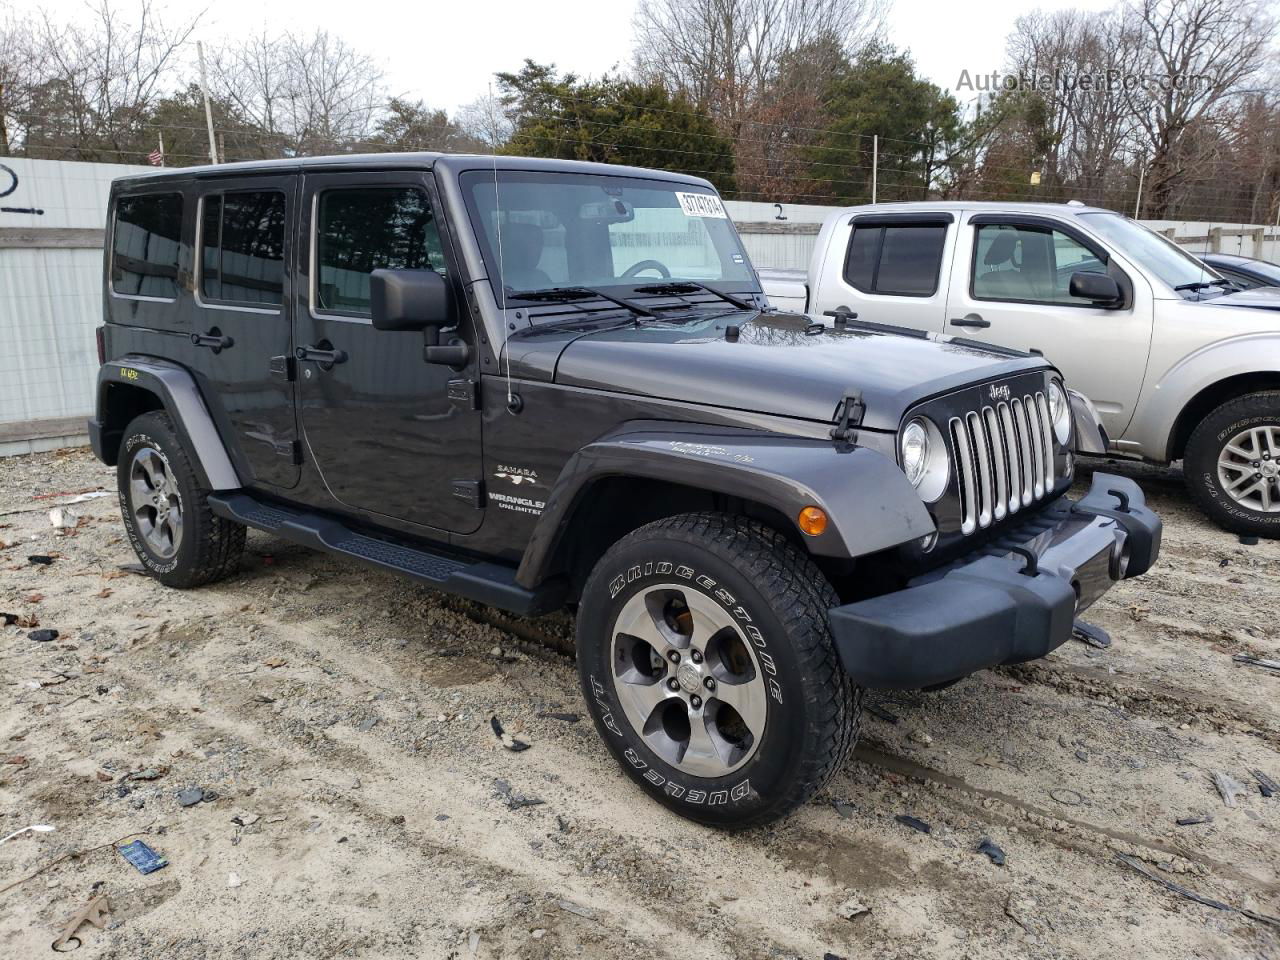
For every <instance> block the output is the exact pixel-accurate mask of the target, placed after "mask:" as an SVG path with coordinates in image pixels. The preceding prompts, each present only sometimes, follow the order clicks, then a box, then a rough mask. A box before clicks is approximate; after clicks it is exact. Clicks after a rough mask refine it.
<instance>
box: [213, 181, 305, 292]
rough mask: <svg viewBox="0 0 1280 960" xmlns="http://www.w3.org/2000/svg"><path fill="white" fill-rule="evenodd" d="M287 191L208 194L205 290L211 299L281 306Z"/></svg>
mask: <svg viewBox="0 0 1280 960" xmlns="http://www.w3.org/2000/svg"><path fill="white" fill-rule="evenodd" d="M284 232H285V200H284V194H283V193H280V192H279V191H275V190H268V191H262V192H259V193H227V194H220V195H213V196H208V197H205V199H204V216H203V223H202V224H201V227H200V267H201V269H200V294H201V296H202V297H204V298H205V299H206V300H222V301H229V302H232V303H249V304H267V305H278V304H279V303H280V302H281V301H282V300H283V298H284Z"/></svg>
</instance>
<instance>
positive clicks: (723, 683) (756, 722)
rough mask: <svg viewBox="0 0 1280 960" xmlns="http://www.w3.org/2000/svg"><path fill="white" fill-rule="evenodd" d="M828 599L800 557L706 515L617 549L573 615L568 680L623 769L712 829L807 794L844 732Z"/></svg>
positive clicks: (847, 732)
mask: <svg viewBox="0 0 1280 960" xmlns="http://www.w3.org/2000/svg"><path fill="white" fill-rule="evenodd" d="M838 603H839V600H838V599H837V597H836V594H835V591H834V590H832V588H831V585H830V584H829V583H828V582H827V580H826V578H825V577H824V576H823V575H822V573H821V572H820V571H819V570H818V568H817V567H816V566H815V565H814V564H813V562H812V561H811V560H810V559H809V558H808V557H806V556H805V555H804V554H803V553H802V552H800V551H799V550H797V549H796V548H795V547H794V546H792V545H791V544H790V543H789V542H788V541H787V540H786V539H785V538H784V537H783V536H782V535H780V534H779V533H777V532H776V531H774V530H772V529H770V528H769V527H766V526H764V525H763V524H760V523H757V522H754V521H752V520H748V519H745V518H742V517H734V516H729V515H726V514H718V513H696V514H686V515H683V516H677V517H671V518H669V519H666V520H659V521H656V522H654V523H651V524H649V525H647V526H644V527H641V528H640V529H639V530H636V531H634V532H633V533H631V534H629V535H627V536H626V537H624V538H623V539H621V540H620V541H618V542H617V543H616V544H614V545H613V546H612V547H611V548H610V549H609V551H608V552H607V553H605V555H604V557H603V558H601V560H600V562H599V563H598V564H597V565H596V567H595V569H594V570H593V571H592V573H591V576H590V578H589V579H588V580H587V584H586V587H585V588H584V589H583V593H582V599H581V603H580V606H579V609H578V624H577V646H578V672H579V675H580V677H581V680H582V688H583V692H584V694H585V696H586V699H587V703H588V706H589V708H590V710H591V713H592V716H593V717H594V718H595V722H596V728H597V729H598V730H599V732H600V736H601V737H602V738H603V739H604V741H605V744H606V745H607V746H608V748H609V750H610V751H611V752H612V753H613V755H614V757H615V758H616V759H617V760H618V762H619V763H620V764H621V766H622V768H623V770H625V771H626V772H627V774H628V775H629V776H630V777H631V778H632V779H633V780H635V781H636V783H638V784H639V785H640V786H641V787H643V788H644V789H645V791H647V792H648V793H649V794H650V795H651V796H652V797H653V798H654V799H656V800H658V801H659V802H660V803H662V804H664V805H666V806H667V807H670V808H671V809H672V810H674V811H675V812H676V813H679V814H680V815H681V816H684V817H688V818H690V819H691V820H697V821H699V822H702V823H707V824H712V825H714V826H721V827H733V828H738V827H748V826H753V825H756V824H760V823H765V822H768V821H770V820H774V819H777V818H778V817H781V816H783V815H785V814H787V813H789V812H790V811H792V810H794V809H795V808H796V807H798V806H799V805H800V804H802V803H804V802H805V801H806V800H808V799H809V798H810V797H811V796H813V794H814V793H815V792H816V791H817V790H818V789H819V788H821V787H822V786H823V785H824V784H825V783H826V782H827V781H828V780H829V779H830V777H831V775H832V774H833V773H834V772H835V771H836V769H837V768H838V767H839V766H840V764H841V763H842V762H843V761H844V759H845V757H846V756H847V754H848V753H849V750H850V749H851V747H852V746H853V743H854V740H855V739H856V736H857V726H858V717H859V713H860V711H861V705H862V690H861V689H860V688H857V687H855V686H854V684H853V682H852V681H851V680H850V679H849V677H848V675H847V674H846V673H845V672H844V669H843V668H842V667H841V666H840V663H839V661H838V659H837V657H836V651H835V646H834V644H833V642H832V638H831V630H830V627H829V626H828V623H827V611H828V610H829V609H830V608H831V607H834V606H836V605H837V604H838Z"/></svg>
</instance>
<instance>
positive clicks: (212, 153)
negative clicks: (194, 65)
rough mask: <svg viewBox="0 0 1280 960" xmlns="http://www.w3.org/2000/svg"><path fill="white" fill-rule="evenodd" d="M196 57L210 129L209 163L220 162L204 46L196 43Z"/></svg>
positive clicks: (205, 117)
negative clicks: (205, 70)
mask: <svg viewBox="0 0 1280 960" xmlns="http://www.w3.org/2000/svg"><path fill="white" fill-rule="evenodd" d="M196 55H197V56H198V57H199V58H200V94H201V96H203V97H204V122H205V124H206V126H208V128H209V162H210V163H217V162H218V148H217V146H216V145H215V144H214V140H213V107H212V106H210V104H209V81H208V79H207V78H206V77H205V73H204V44H203V43H201V42H200V41H198V40H197V41H196Z"/></svg>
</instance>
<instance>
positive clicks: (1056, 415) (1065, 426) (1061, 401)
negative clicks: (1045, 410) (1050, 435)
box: [1049, 380, 1071, 447]
mask: <svg viewBox="0 0 1280 960" xmlns="http://www.w3.org/2000/svg"><path fill="white" fill-rule="evenodd" d="M1049 418H1050V419H1051V420H1053V432H1054V435H1055V436H1057V438H1058V442H1059V443H1060V444H1062V445H1063V446H1064V447H1065V446H1066V445H1067V441H1068V440H1070V439H1071V401H1069V400H1068V399H1067V391H1065V390H1063V389H1062V384H1060V383H1059V382H1058V381H1057V380H1050V381H1049Z"/></svg>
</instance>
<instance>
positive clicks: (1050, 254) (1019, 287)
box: [972, 224, 1107, 307]
mask: <svg viewBox="0 0 1280 960" xmlns="http://www.w3.org/2000/svg"><path fill="white" fill-rule="evenodd" d="M975 229H976V230H977V236H976V238H975V240H976V242H975V243H974V250H973V275H972V276H973V296H974V299H976V300H1012V301H1016V302H1019V303H1048V304H1075V305H1078V306H1090V307H1091V306H1094V304H1093V303H1091V302H1090V301H1088V300H1081V299H1079V298H1077V297H1073V296H1071V293H1070V292H1069V291H1070V288H1071V275H1072V274H1073V273H1106V272H1107V265H1106V264H1105V263H1103V262H1102V261H1101V260H1099V259H1098V257H1097V256H1096V255H1095V254H1094V252H1093V251H1092V250H1090V249H1089V248H1088V247H1085V246H1084V245H1083V244H1081V243H1080V242H1079V241H1077V240H1075V239H1074V238H1073V237H1070V236H1068V235H1067V234H1065V233H1062V232H1060V231H1058V230H1052V229H1050V228H1048V227H1038V226H1029V225H1024V224H983V225H981V226H979V227H976V228H975Z"/></svg>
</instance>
